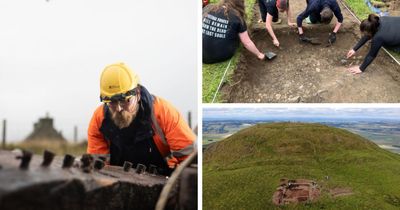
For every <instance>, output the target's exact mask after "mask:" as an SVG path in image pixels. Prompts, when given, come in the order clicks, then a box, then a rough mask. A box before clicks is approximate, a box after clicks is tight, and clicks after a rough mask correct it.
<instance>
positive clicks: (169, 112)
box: [87, 97, 196, 167]
mask: <svg viewBox="0 0 400 210" xmlns="http://www.w3.org/2000/svg"><path fill="white" fill-rule="evenodd" d="M104 106H105V105H101V106H99V107H97V109H96V111H95V112H94V114H93V116H92V119H91V121H90V124H89V128H88V147H87V153H89V154H110V151H109V145H110V143H109V141H108V140H106V139H105V138H104V136H103V134H102V133H101V132H100V130H99V129H100V127H101V125H102V122H103V119H104ZM153 111H154V116H155V118H156V120H157V122H158V125H159V127H160V128H161V130H162V132H163V134H164V136H165V139H166V141H167V144H164V143H163V140H162V137H160V134H159V133H157V132H155V133H156V134H155V135H154V137H153V139H154V143H155V144H156V146H157V148H158V150H159V151H160V153H161V155H162V156H163V157H167V156H169V155H170V154H172V159H169V160H168V165H169V166H170V167H174V166H175V165H176V164H179V163H180V162H182V161H183V160H184V159H186V157H187V156H188V155H189V154H190V153H192V152H193V150H194V140H195V138H196V137H195V135H194V133H193V132H192V130H191V129H190V127H189V126H188V124H187V123H186V122H185V120H184V119H183V117H182V116H181V114H180V113H179V112H178V111H177V110H176V109H175V108H174V107H173V106H172V105H171V104H170V103H168V102H167V101H166V100H164V99H162V98H159V97H154V103H153ZM153 129H154V130H156V129H157V128H155V125H153Z"/></svg>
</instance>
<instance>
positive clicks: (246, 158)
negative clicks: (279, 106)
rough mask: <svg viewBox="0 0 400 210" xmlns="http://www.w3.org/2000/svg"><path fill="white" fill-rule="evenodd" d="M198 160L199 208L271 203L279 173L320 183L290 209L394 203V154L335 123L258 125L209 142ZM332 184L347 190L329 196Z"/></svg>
mask: <svg viewBox="0 0 400 210" xmlns="http://www.w3.org/2000/svg"><path fill="white" fill-rule="evenodd" d="M203 159H204V160H203V208H204V209H273V208H277V207H275V206H274V205H273V204H272V195H273V193H274V192H275V190H276V188H277V187H278V186H279V180H280V179H281V178H289V179H298V178H303V179H311V180H315V181H316V182H317V183H318V185H319V186H320V188H321V191H322V195H321V197H320V198H319V199H318V201H317V202H315V203H312V204H300V205H297V206H295V208H296V209H398V208H399V207H400V186H399V185H398V184H394V183H400V176H399V175H400V155H397V154H393V153H390V152H388V151H385V150H383V149H381V148H379V147H378V146H377V145H376V144H374V143H372V142H371V141H369V140H367V139H364V138H363V137H361V136H359V135H356V134H353V133H351V132H348V131H346V130H342V129H338V128H333V127H328V126H324V125H320V124H303V123H269V124H258V125H256V126H252V127H250V128H246V129H243V130H241V131H239V132H238V133H236V134H234V135H232V136H230V137H228V138H226V139H225V140H222V141H220V142H218V143H215V144H213V145H212V146H210V147H209V148H208V149H207V150H206V151H205V152H204V155H203ZM332 189H351V190H352V193H353V194H352V195H349V196H341V197H337V198H333V196H331V194H330V193H329V192H330V190H332ZM291 207H294V206H289V207H288V208H289V209H291ZM284 208H286V207H284ZM279 209H280V208H279Z"/></svg>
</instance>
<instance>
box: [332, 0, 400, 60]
mask: <svg viewBox="0 0 400 210" xmlns="http://www.w3.org/2000/svg"><path fill="white" fill-rule="evenodd" d="M339 2H340V3H341V4H342V5H343V6H344V7H345V8H346V9H347V11H349V12H350V14H351V15H352V16H353V17H354V18H355V19H356V20H357V21H358V23H361V21H360V19H358V17H357V16H356V15H355V14H354V13H353V12H352V11H351V10H350V8H349V7H347V5H346V4H345V3H344V2H343V0H339ZM382 48H383V50H384V51H385V52H386V54H388V55H389V56H390V57H391V58H392V59H393V60H394V61H396V63H397V64H398V65H399V66H400V62H399V61H398V60H397V59H396V58H395V57H394V56H393V55H392V54H391V53H390V52H389V51H387V50H386V49H385V48H384V47H382Z"/></svg>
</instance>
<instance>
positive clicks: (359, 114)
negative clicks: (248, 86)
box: [203, 105, 400, 120]
mask: <svg viewBox="0 0 400 210" xmlns="http://www.w3.org/2000/svg"><path fill="white" fill-rule="evenodd" d="M358 106H359V105H349V106H348V107H336V108H330V107H327V106H325V107H315V106H314V107H293V106H286V105H282V107H281V108H278V107H258V108H237V107H230V108H205V109H204V110H203V116H204V117H203V118H204V119H268V118H282V119H287V118H348V119H352V118H358V119H359V118H366V119H367V118H370V119H371V118H375V119H393V120H400V108H394V107H378V108H377V107H362V108H360V107H358Z"/></svg>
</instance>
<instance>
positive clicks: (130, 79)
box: [100, 63, 139, 101]
mask: <svg viewBox="0 0 400 210" xmlns="http://www.w3.org/2000/svg"><path fill="white" fill-rule="evenodd" d="M138 84H139V76H138V75H137V74H136V73H134V72H133V71H132V70H130V69H129V67H128V66H126V65H125V64H124V63H116V64H111V65H109V66H107V67H106V68H105V69H104V70H103V72H102V73H101V76H100V100H101V101H110V100H111V98H112V97H113V96H117V95H124V96H125V94H127V95H131V94H128V93H130V92H132V90H133V89H135V88H136V87H137V86H138Z"/></svg>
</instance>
